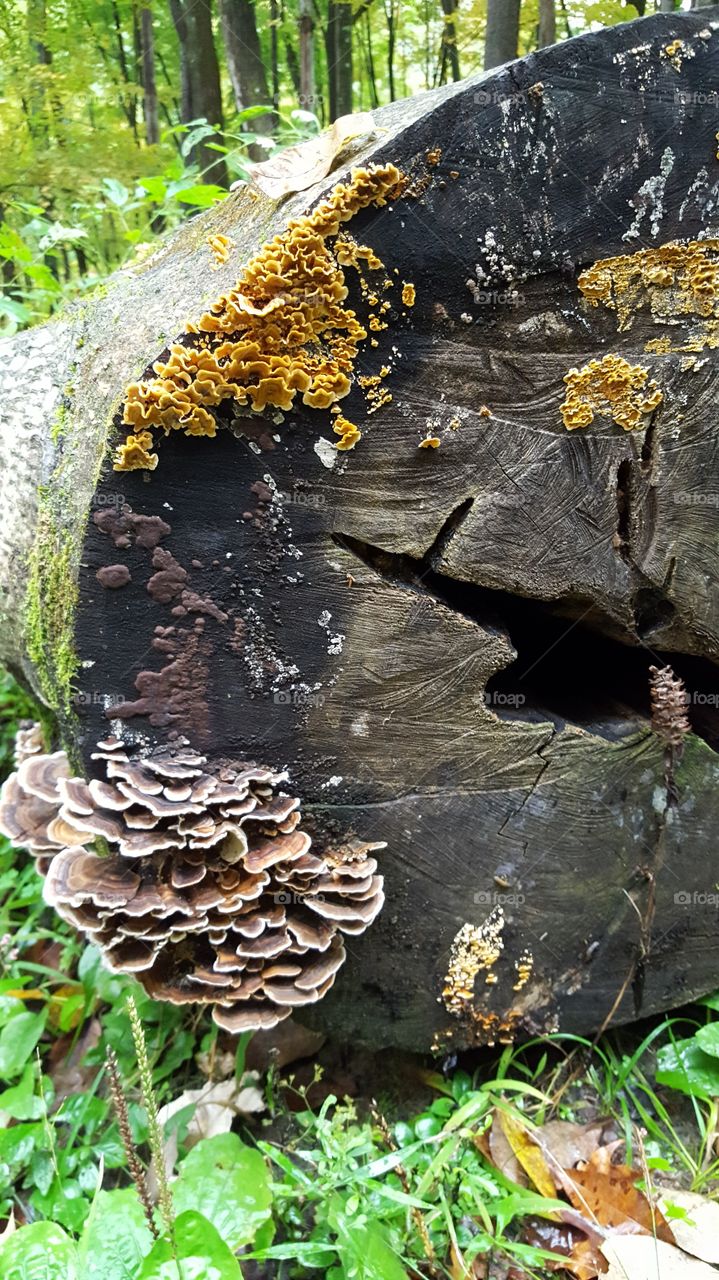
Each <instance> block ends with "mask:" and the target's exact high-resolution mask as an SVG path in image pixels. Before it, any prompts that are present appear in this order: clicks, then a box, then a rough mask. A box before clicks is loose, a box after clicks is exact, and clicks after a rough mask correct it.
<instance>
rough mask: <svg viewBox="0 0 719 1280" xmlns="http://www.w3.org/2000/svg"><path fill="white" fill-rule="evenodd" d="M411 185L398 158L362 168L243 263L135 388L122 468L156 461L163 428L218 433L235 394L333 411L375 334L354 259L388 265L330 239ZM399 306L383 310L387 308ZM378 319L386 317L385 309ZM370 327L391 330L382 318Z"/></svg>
mask: <svg viewBox="0 0 719 1280" xmlns="http://www.w3.org/2000/svg"><path fill="white" fill-rule="evenodd" d="M399 182H400V173H399V170H398V169H396V168H395V166H394V165H391V164H387V165H383V166H374V167H372V168H370V169H358V170H355V171H354V172H353V174H352V176H351V179H350V181H349V182H347V183H339V184H338V185H337V186H336V187H335V188H334V189H333V190H332V192H331V193H330V194H329V196H328V197H327V198H326V199H325V200H323V201H322V202H321V203H320V204H319V205H318V206H317V208H316V209H314V210H313V211H312V212H311V213H309V214H307V215H306V216H304V217H301V218H295V219H293V220H292V221H291V222H290V224H289V226H288V228H287V230H286V231H284V232H282V234H280V235H278V236H275V238H274V239H273V240H271V241H270V242H269V243H267V244H265V245H264V246H263V248H262V249H260V251H259V252H258V253H257V254H256V255H255V257H254V258H252V259H251V260H250V262H249V263H248V264H247V265H246V267H245V268H244V270H243V272H242V274H241V276H240V279H239V280H238V282H237V284H236V285H235V286H234V288H232V289H230V290H229V291H228V292H227V293H226V294H223V295H222V297H220V298H218V299H217V300H216V301H215V302H214V303H213V305H212V306H211V307H210V308H209V310H208V311H206V312H205V314H204V315H202V316H201V317H200V318H199V320H197V321H192V322H188V324H187V326H186V331H185V335H184V336H183V338H181V339H180V340H179V341H177V342H175V343H173V344H172V346H171V347H170V353H169V356H168V358H167V359H166V360H164V361H163V360H158V361H156V362H155V363H154V365H153V366H152V374H153V376H152V377H150V378H149V379H148V380H147V381H144V382H138V383H132V384H131V385H130V386H129V387H128V388H127V391H126V395H125V402H124V408H123V415H122V421H123V423H124V424H125V426H127V427H130V428H132V433H131V434H129V435H128V437H127V439H126V441H125V443H124V444H122V445H121V446H120V448H119V449H118V451H117V455H116V458H115V470H117V471H127V470H136V469H143V470H147V469H153V468H154V467H155V466H156V465H157V454H156V453H154V452H153V451H152V450H153V445H154V438H153V436H152V431H153V429H155V428H162V429H163V430H164V431H165V432H169V431H172V430H181V431H183V432H184V433H185V434H186V435H197V436H214V435H215V433H216V430H217V424H216V420H215V417H214V415H213V413H212V412H211V410H212V409H214V408H217V406H219V405H220V404H222V403H223V401H227V400H232V401H234V402H235V403H236V404H238V405H242V406H249V408H250V409H251V410H252V412H254V413H261V412H262V411H263V410H264V409H266V408H268V407H271V408H274V409H281V410H290V409H291V408H292V407H293V405H294V402H295V399H296V397H297V393H298V392H299V393H300V394H301V396H302V402H303V404H305V405H307V406H308V407H310V408H315V409H327V408H329V407H330V406H331V405H333V404H335V403H336V402H337V401H338V400H340V399H342V397H343V396H345V395H347V393H348V392H349V390H350V387H351V385H352V373H353V368H354V361H355V358H356V356H357V353H358V350H359V346H360V343H362V342H363V341H364V340H365V339H366V338H367V336H368V334H367V329H366V328H365V327H364V326H363V325H362V324H361V323H360V321H359V319H358V317H357V314H356V313H355V311H353V310H352V309H351V308H349V307H347V306H346V305H344V304H345V302H346V299H347V295H348V288H347V284H346V282H345V276H344V272H343V269H342V267H343V265H348V266H350V265H351V266H353V267H354V268H355V269H357V270H359V269H360V266H361V265H362V264H364V265H365V266H366V267H367V268H368V269H370V270H377V269H379V267H380V266H381V263H380V261H379V259H378V258H377V256H376V254H374V251H373V250H370V249H367V248H365V247H364V246H359V245H355V244H354V243H353V242H351V241H349V239H347V238H346V237H342V238H340V240H339V247H338V245H337V243H336V242H335V244H334V245H332V244H330V243H329V242H330V241H333V240H335V241H336V238H337V237H338V233H339V231H340V227H341V226H342V224H343V223H346V222H349V221H350V219H352V218H353V217H354V215H355V214H356V213H358V212H359V211H360V210H361V209H365V208H368V207H369V206H379V205H384V204H385V203H386V202H387V200H388V198H389V197H390V195H391V194H392V193H393V192H394V191H395V189H396V188H397V187H398V184H399ZM388 309H389V303H387V302H385V303H382V304H381V305H380V307H379V311H380V313H381V314H384V313H385V312H386V311H387V310H388ZM374 318H375V320H376V321H377V320H378V317H377V316H375V317H374ZM369 327H370V328H373V327H375V328H376V327H383V328H384V327H386V326H385V324H384V323H382V322H379V323H378V324H375V325H373V324H372V319H371V318H370V322H369Z"/></svg>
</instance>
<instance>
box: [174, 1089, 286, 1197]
mask: <svg viewBox="0 0 719 1280" xmlns="http://www.w3.org/2000/svg"><path fill="white" fill-rule="evenodd" d="M258 1079H259V1076H258V1075H257V1072H255V1071H246V1072H245V1074H244V1075H243V1077H242V1079H241V1080H240V1081H239V1082H238V1081H237V1080H236V1079H235V1078H234V1076H233V1077H232V1078H231V1079H230V1080H217V1081H215V1082H214V1083H212V1082H208V1083H207V1084H205V1085H203V1086H202V1088H201V1089H186V1090H185V1092H184V1093H181V1094H180V1096H179V1098H175V1099H174V1101H173V1102H168V1103H167V1104H166V1105H165V1106H164V1107H161V1108H160V1111H159V1112H158V1115H157V1118H158V1120H159V1122H160V1127H161V1128H164V1126H165V1125H166V1124H167V1122H168V1120H171V1119H172V1117H173V1116H174V1115H177V1113H178V1112H179V1111H184V1110H185V1108H186V1107H191V1106H194V1108H195V1109H194V1111H193V1113H192V1116H191V1117H190V1119H189V1121H188V1123H187V1137H186V1140H185V1141H186V1145H187V1146H188V1147H194V1145H195V1143H197V1142H199V1141H200V1139H201V1138H214V1137H215V1135H216V1134H218V1133H229V1131H230V1129H231V1128H232V1121H233V1120H234V1119H235V1116H249V1115H254V1114H256V1113H257V1112H259V1111H264V1110H265V1099H264V1097H263V1094H262V1091H261V1090H260V1089H258V1087H257V1081H258ZM177 1152H178V1136H177V1129H176V1128H173V1129H172V1132H171V1133H170V1134H169V1135H166V1137H165V1141H164V1143H163V1156H164V1161H165V1169H166V1172H167V1176H168V1177H170V1176H171V1174H172V1170H173V1169H174V1167H175V1163H176V1161H177ZM150 1173H151V1178H150V1182H151V1185H152V1186H154V1185H156V1177H157V1175H156V1172H155V1170H154V1168H152V1167H151V1169H150Z"/></svg>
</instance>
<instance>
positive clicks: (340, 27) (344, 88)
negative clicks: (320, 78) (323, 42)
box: [327, 0, 352, 120]
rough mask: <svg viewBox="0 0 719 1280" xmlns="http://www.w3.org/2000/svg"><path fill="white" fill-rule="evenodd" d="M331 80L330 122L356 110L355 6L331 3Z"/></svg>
mask: <svg viewBox="0 0 719 1280" xmlns="http://www.w3.org/2000/svg"><path fill="white" fill-rule="evenodd" d="M327 80H328V84H329V99H330V120H336V119H337V117H338V116H346V115H349V114H350V112H351V111H352V4H351V0H329V6H328V11H327Z"/></svg>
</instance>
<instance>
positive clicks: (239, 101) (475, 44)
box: [0, 0, 678, 334]
mask: <svg viewBox="0 0 719 1280" xmlns="http://www.w3.org/2000/svg"><path fill="white" fill-rule="evenodd" d="M671 3H672V0H670V4H671ZM644 7H645V6H644V5H643V4H636V5H635V4H628V3H624V2H623V0H598V2H597V3H586V2H585V0H560V3H558V4H556V5H555V3H554V0H524V2H523V3H521V4H520V0H489V3H488V0H154V3H152V4H147V5H144V4H143V3H142V0H21V2H20V3H12V2H10V0H1V2H0V147H1V148H2V154H3V165H2V173H1V174H0V272H1V273H2V286H3V287H2V294H1V295H0V332H2V333H5V334H8V333H12V332H14V331H15V330H16V329H17V328H22V327H24V326H26V325H28V324H31V323H33V322H36V321H38V320H40V319H43V318H44V317H46V316H47V315H49V314H51V313H52V312H53V311H54V310H56V308H57V306H58V305H59V304H61V303H62V302H63V301H65V300H66V299H68V298H70V297H74V296H76V295H78V294H79V293H81V292H83V291H87V290H88V289H91V288H94V287H96V286H97V285H98V284H100V283H101V282H102V281H103V280H104V279H105V277H106V276H107V275H108V274H109V273H110V272H111V271H113V270H114V269H115V268H116V267H118V266H120V265H122V264H123V263H125V262H127V261H128V260H131V259H133V258H137V257H141V256H142V255H143V253H145V252H147V248H148V246H149V245H150V244H151V243H152V241H153V240H154V239H155V238H156V237H157V235H158V234H160V233H162V232H164V231H165V230H167V229H169V228H171V227H172V226H173V225H176V224H177V223H178V222H180V221H182V220H183V219H184V218H186V217H187V216H188V215H191V214H192V213H194V212H195V211H197V210H198V209H202V208H205V207H207V206H208V205H211V204H213V203H215V202H216V201H218V200H221V199H223V198H224V197H225V195H226V194H227V191H228V189H229V188H230V186H231V185H232V184H233V183H236V182H242V181H244V180H246V179H247V178H248V176H249V169H250V166H251V165H252V163H256V162H258V161H261V160H263V159H265V158H267V157H268V156H269V155H271V154H272V153H273V152H274V151H276V150H277V149H278V148H280V147H283V146H287V145H289V144H292V143H296V142H298V141H300V140H302V139H303V138H305V137H308V136H312V135H313V134H314V133H316V132H317V131H318V130H320V129H322V128H323V127H325V126H326V125H327V124H329V123H330V122H331V121H333V120H334V119H336V118H337V117H338V116H341V115H345V114H348V113H350V112H357V111H372V110H373V109H374V108H376V107H379V106H383V105H384V104H386V103H388V102H392V101H394V100H395V99H397V98H402V97H406V96H407V95H410V94H414V93H418V92H420V91H422V90H424V89H431V88H434V87H436V86H438V85H441V84H445V83H447V82H448V81H451V80H453V79H454V80H457V79H459V78H460V77H461V76H466V75H469V74H471V73H472V72H475V71H477V70H479V69H481V67H482V66H483V65H484V66H491V65H495V64H496V63H498V62H501V61H504V60H506V58H507V57H512V56H515V55H516V54H523V53H527V52H529V51H530V50H532V49H534V48H537V47H538V46H539V45H542V44H548V43H552V42H553V41H554V40H563V39H566V38H567V37H569V36H572V35H577V34H580V33H581V32H582V31H586V30H588V29H590V28H592V27H596V26H601V25H607V24H614V23H617V22H621V21H626V20H628V19H631V18H634V17H636V16H637V14H638V11H639V9H642V10H643V9H644ZM662 7H666V0H662ZM677 7H678V6H677Z"/></svg>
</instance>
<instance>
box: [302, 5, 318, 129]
mask: <svg viewBox="0 0 719 1280" xmlns="http://www.w3.org/2000/svg"><path fill="white" fill-rule="evenodd" d="M299 47H300V106H301V107H302V108H303V109H304V110H305V111H312V112H313V113H314V114H315V115H316V114H317V103H316V100H315V20H314V17H313V14H312V0H300V7H299Z"/></svg>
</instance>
